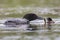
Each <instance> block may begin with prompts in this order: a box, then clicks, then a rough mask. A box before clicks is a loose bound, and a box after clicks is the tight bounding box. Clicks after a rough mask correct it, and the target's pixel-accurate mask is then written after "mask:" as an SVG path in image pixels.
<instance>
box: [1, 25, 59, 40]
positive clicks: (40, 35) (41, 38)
mask: <svg viewBox="0 0 60 40" xmlns="http://www.w3.org/2000/svg"><path fill="white" fill-rule="evenodd" d="M2 26H3V25H2ZM2 26H1V28H0V40H60V24H54V25H52V26H51V27H52V28H51V30H48V29H47V28H42V29H40V27H39V29H38V30H35V31H29V30H21V29H19V27H16V28H15V27H11V28H10V27H7V28H6V27H2ZM24 26H25V25H24ZM3 28H5V29H4V30H3ZM9 28H10V29H9ZM8 29H9V30H8Z"/></svg>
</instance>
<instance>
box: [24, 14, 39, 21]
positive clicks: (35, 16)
mask: <svg viewBox="0 0 60 40" xmlns="http://www.w3.org/2000/svg"><path fill="white" fill-rule="evenodd" d="M23 18H25V19H27V20H29V21H32V20H35V19H38V16H37V15H36V14H34V13H28V14H26V15H24V17H23Z"/></svg>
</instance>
